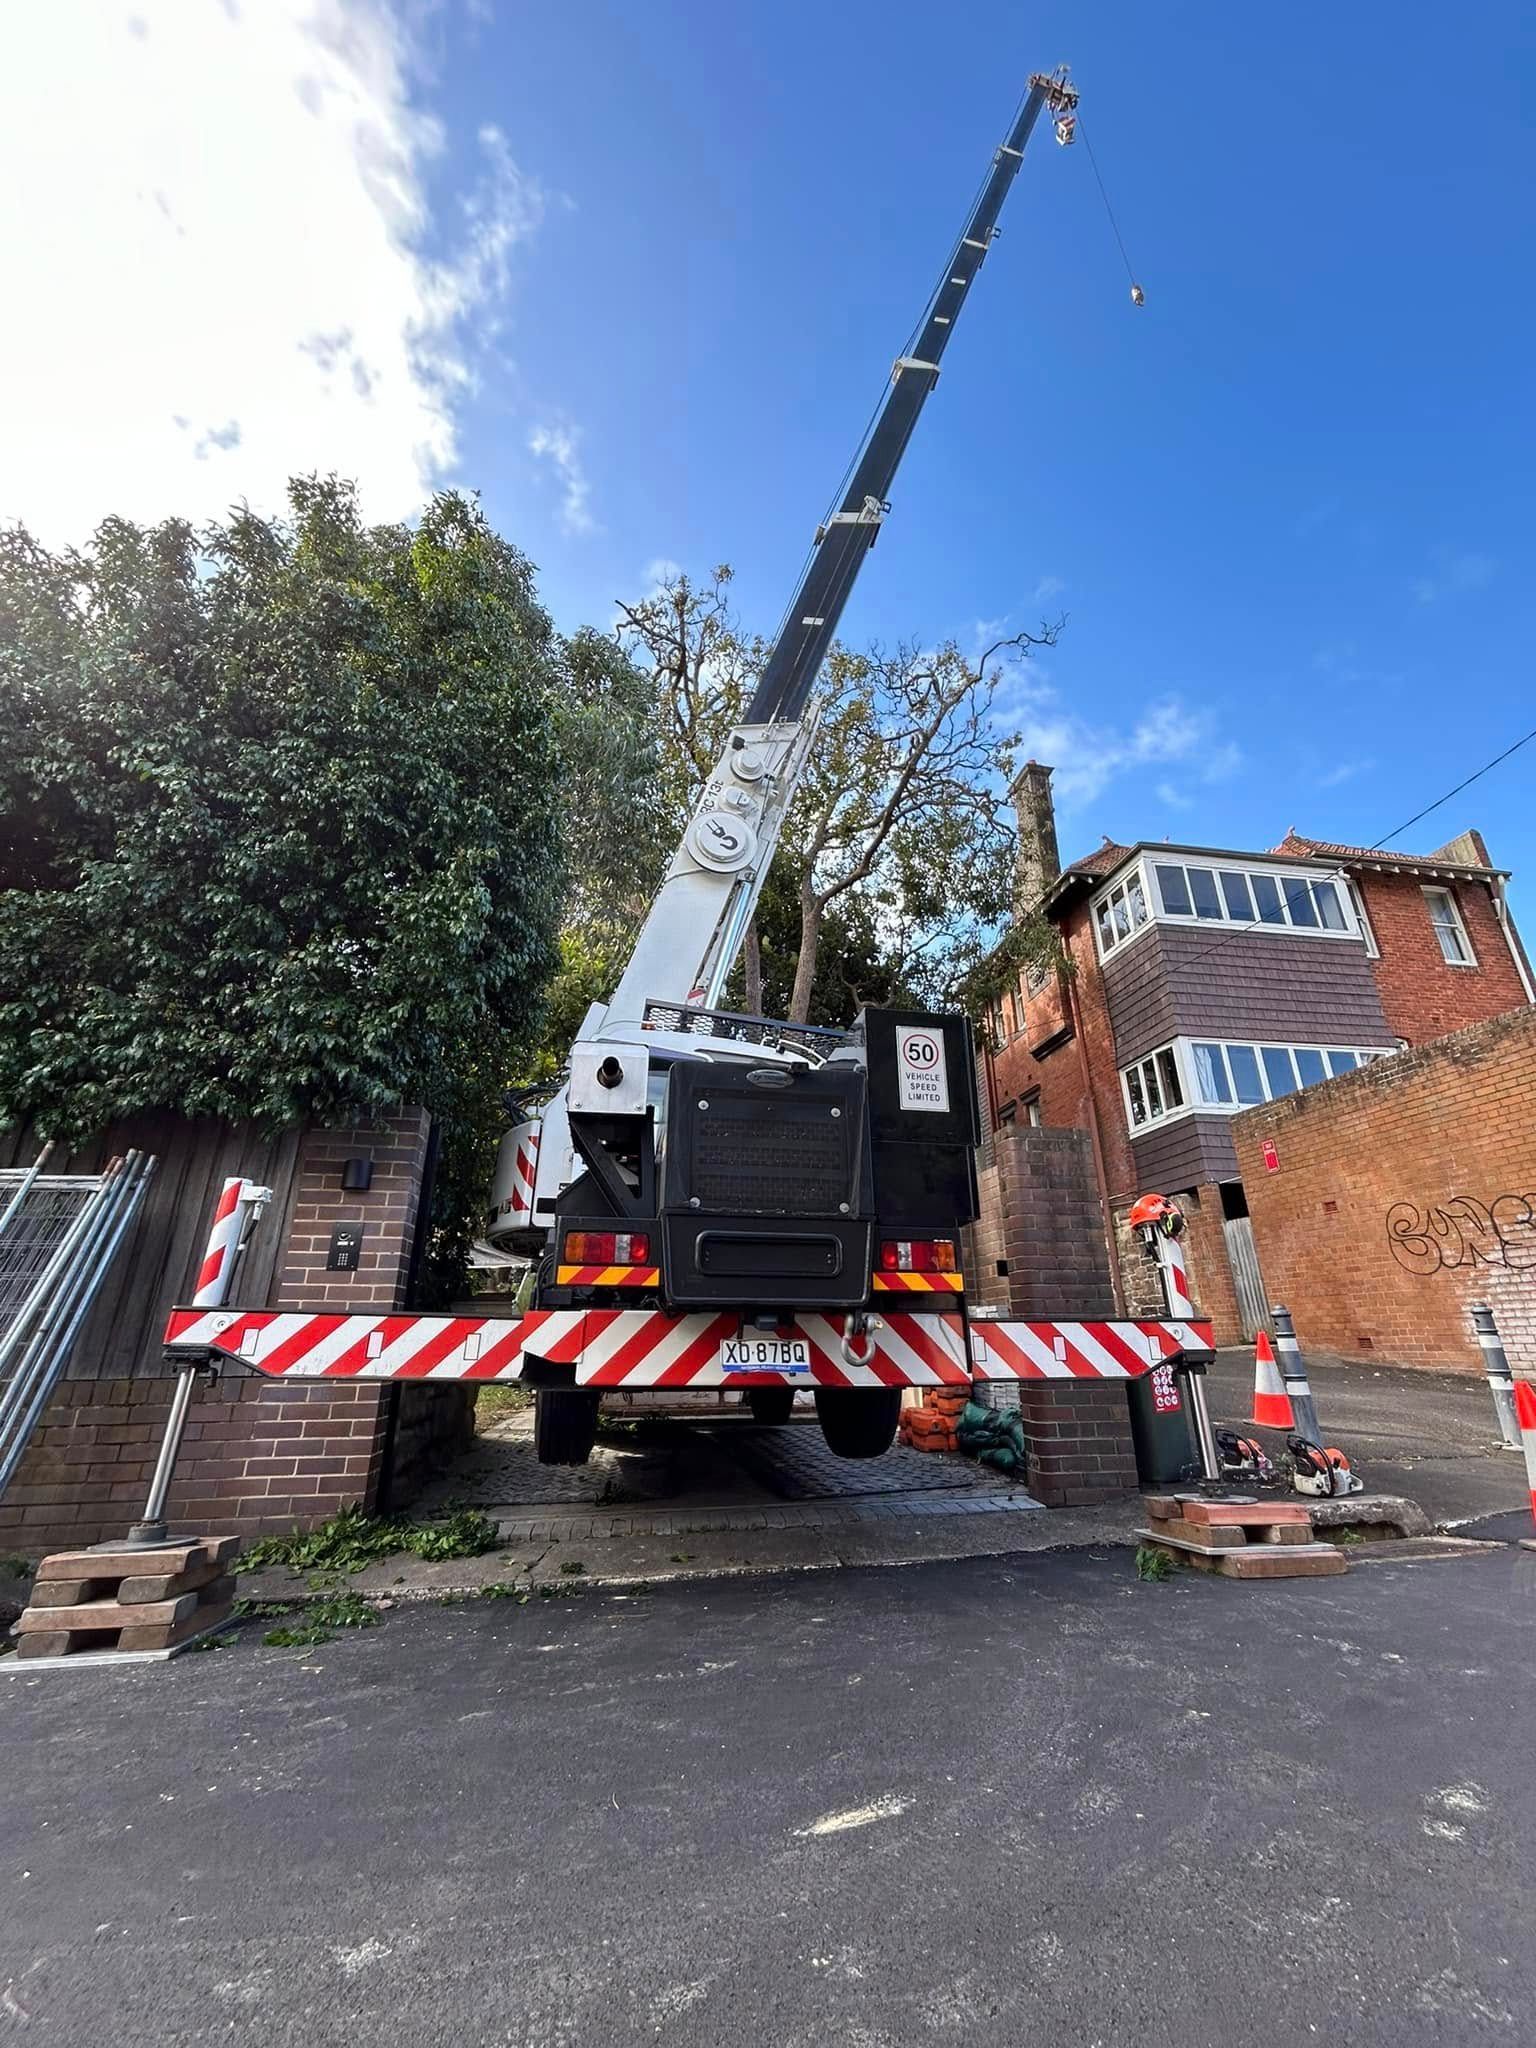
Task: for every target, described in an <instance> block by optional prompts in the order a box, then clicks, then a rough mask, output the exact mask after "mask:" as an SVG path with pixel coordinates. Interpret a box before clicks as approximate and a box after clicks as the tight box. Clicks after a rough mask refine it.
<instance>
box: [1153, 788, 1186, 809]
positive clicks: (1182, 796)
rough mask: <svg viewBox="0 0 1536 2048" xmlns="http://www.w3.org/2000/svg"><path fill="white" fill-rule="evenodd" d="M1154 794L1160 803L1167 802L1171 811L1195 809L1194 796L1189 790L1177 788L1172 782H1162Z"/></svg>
mask: <svg viewBox="0 0 1536 2048" xmlns="http://www.w3.org/2000/svg"><path fill="white" fill-rule="evenodd" d="M1152 794H1153V795H1154V796H1155V797H1156V798H1157V800H1158V802H1159V803H1160V804H1166V805H1167V807H1168V809H1169V810H1170V811H1189V810H1193V809H1194V804H1195V800H1194V798H1193V797H1192V796H1190V795H1189V794H1188V793H1187V791H1185V790H1182V789H1176V788H1175V787H1174V785H1173V784H1172V783H1171V782H1160V783H1159V784H1158V785H1157V787H1156V789H1154V790H1153V792H1152Z"/></svg>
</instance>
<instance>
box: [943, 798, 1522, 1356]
mask: <svg viewBox="0 0 1536 2048" xmlns="http://www.w3.org/2000/svg"><path fill="white" fill-rule="evenodd" d="M1051 772H1052V771H1051V770H1050V769H1049V768H1047V767H1044V766H1043V765H1041V764H1040V763H1038V762H1030V763H1028V764H1027V766H1026V767H1025V768H1024V770H1023V772H1022V773H1021V775H1020V776H1019V778H1018V780H1017V782H1016V783H1015V785H1014V789H1013V792H1012V794H1013V799H1014V803H1015V807H1016V809H1017V812H1018V817H1019V867H1018V876H1017V900H1018V902H1019V904H1020V906H1021V908H1022V909H1024V910H1026V911H1028V910H1031V909H1033V908H1034V907H1038V910H1039V912H1040V913H1041V914H1042V915H1043V916H1044V918H1045V919H1046V920H1048V922H1049V924H1050V925H1051V926H1052V927H1053V928H1054V931H1055V934H1056V937H1057V939H1058V940H1059V943H1060V947H1061V950H1062V953H1063V955H1064V957H1065V959H1066V961H1068V962H1069V963H1070V970H1069V971H1068V970H1052V969H1049V968H1039V967H1037V968H1034V969H1032V970H1027V971H1026V972H1025V973H1024V974H1023V975H1021V976H1020V978H1019V980H1018V982H1017V983H1016V984H1015V985H1014V986H1012V987H1011V988H1009V989H1007V990H1005V991H1004V993H1003V995H1002V997H1001V999H1000V1000H999V1001H998V1002H996V1003H995V1004H994V1005H993V1006H992V1009H991V1012H990V1014H989V1016H988V1017H987V1019H986V1020H985V1021H986V1024H987V1027H988V1028H987V1031H986V1033H985V1036H986V1039H987V1041H988V1047H989V1050H988V1052H987V1054H986V1057H985V1060H984V1067H985V1082H986V1096H987V1100H988V1102H989V1105H990V1111H991V1117H992V1121H993V1124H994V1128H995V1129H996V1130H998V1131H1003V1130H1006V1129H1008V1128H1009V1127H1010V1126H1014V1125H1019V1124H1025V1125H1029V1124H1033V1125H1041V1126H1046V1127H1051V1126H1060V1125H1070V1126H1074V1127H1076V1128H1078V1129H1082V1130H1086V1131H1087V1132H1088V1133H1089V1136H1090V1139H1091V1143H1092V1149H1093V1156H1094V1163H1095V1172H1096V1175H1097V1178H1098V1183H1099V1194H1100V1199H1101V1201H1102V1203H1103V1205H1104V1208H1105V1210H1106V1212H1107V1214H1108V1215H1109V1216H1110V1217H1111V1219H1112V1221H1113V1229H1112V1232H1111V1249H1112V1253H1113V1254H1114V1262H1115V1268H1116V1270H1115V1274H1114V1278H1115V1283H1116V1288H1117V1292H1118V1294H1119V1296H1120V1298H1121V1299H1122V1300H1123V1302H1124V1304H1125V1307H1126V1310H1127V1311H1128V1312H1130V1313H1138V1312H1150V1311H1154V1310H1155V1309H1156V1308H1157V1306H1158V1299H1157V1293H1156V1286H1155V1281H1154V1279H1153V1276H1152V1275H1151V1274H1150V1272H1149V1271H1148V1269H1147V1267H1146V1263H1145V1260H1144V1259H1143V1257H1142V1256H1141V1254H1140V1251H1139V1248H1138V1247H1137V1246H1136V1245H1135V1244H1134V1243H1133V1241H1132V1240H1131V1239H1130V1237H1129V1235H1128V1233H1127V1232H1126V1231H1125V1229H1124V1226H1123V1215H1124V1211H1125V1209H1126V1208H1127V1207H1128V1206H1129V1204H1130V1202H1131V1201H1132V1200H1133V1199H1134V1198H1135V1196H1136V1195H1137V1194H1139V1193H1143V1192H1146V1191H1147V1190H1149V1189H1154V1188H1155V1189H1158V1190H1160V1191H1162V1192H1164V1193H1170V1194H1175V1193H1176V1194H1178V1195H1179V1196H1180V1198H1181V1200H1182V1201H1183V1204H1184V1207H1185V1211H1186V1215H1187V1217H1188V1220H1189V1252H1190V1265H1191V1277H1192V1279H1193V1282H1194V1286H1195V1291H1196V1298H1197V1300H1198V1301H1199V1302H1200V1304H1201V1306H1202V1308H1203V1309H1204V1311H1205V1312H1206V1313H1207V1314H1209V1315H1211V1316H1212V1317H1213V1319H1214V1320H1215V1322H1216V1325H1217V1336H1218V1340H1219V1341H1226V1342H1237V1341H1240V1340H1241V1339H1242V1338H1244V1337H1245V1336H1251V1335H1252V1334H1253V1332H1254V1330H1255V1329H1256V1328H1257V1327H1258V1325H1259V1323H1260V1322H1261V1321H1262V1320H1263V1318H1264V1316H1265V1313H1266V1302H1265V1289H1264V1280H1263V1275H1262V1273H1261V1272H1260V1270H1259V1265H1258V1258H1257V1254H1256V1252H1255V1248H1254V1241H1253V1234H1252V1230H1251V1227H1250V1223H1249V1209H1248V1201H1247V1194H1246V1188H1245V1184H1244V1180H1243V1178H1242V1176H1241V1174H1240V1172H1239V1168H1238V1161H1237V1154H1236V1151H1235V1150H1234V1147H1233V1141H1232V1131H1231V1123H1232V1119H1233V1118H1234V1117H1235V1116H1236V1115H1238V1114H1240V1113H1241V1112H1242V1111H1243V1110H1245V1109H1247V1108H1249V1107H1251V1106H1253V1105H1257V1104H1261V1103H1267V1102H1273V1101H1278V1100H1281V1099H1283V1098H1284V1097H1286V1096H1288V1095H1291V1094H1294V1093H1296V1092H1298V1091H1299V1090H1303V1089H1306V1088H1309V1087H1312V1086H1314V1085H1316V1084H1318V1083H1320V1082H1323V1081H1327V1080H1329V1079H1332V1078H1335V1077H1337V1076H1340V1075H1345V1074H1351V1073H1354V1072H1357V1071H1358V1070H1359V1069H1360V1068H1361V1067H1362V1066H1365V1065H1367V1064H1369V1063H1371V1062H1373V1061H1375V1060H1380V1059H1384V1058H1389V1057H1391V1056H1392V1055H1394V1054H1395V1053H1397V1052H1398V1051H1400V1050H1401V1049H1403V1048H1404V1047H1408V1046H1416V1045H1419V1044H1422V1043H1424V1042H1425V1041H1426V1040H1429V1039H1433V1038H1437V1037H1439V1036H1441V1035H1442V1034H1444V1033H1446V1032H1449V1031H1453V1030H1456V1029H1458V1028H1460V1027H1462V1026H1465V1025H1468V1024H1473V1023H1476V1022H1479V1021H1480V1020H1483V1019H1487V1018H1491V1017H1496V1016H1499V1015H1502V1014H1503V1013H1505V1012H1507V1011H1510V1010H1513V1009H1516V1008H1519V1007H1521V1006H1526V1005H1529V1004H1530V1003H1531V1002H1532V1000H1533V993H1532V980H1531V973H1530V967H1529V963H1528V961H1527V958H1526V956H1525V953H1524V950H1523V947H1522V945H1521V942H1520V938H1519V935H1518V933H1517V932H1516V930H1515V927H1514V924H1513V921H1512V919H1511V917H1510V915H1509V910H1508V905H1507V902H1506V898H1505V885H1506V883H1507V881H1508V875H1507V873H1505V872H1504V871H1502V870H1500V869H1497V868H1495V867H1494V866H1493V865H1492V863H1491V861H1490V860H1489V857H1488V852H1487V848H1486V847H1485V846H1484V844H1483V841H1482V838H1481V836H1480V835H1479V834H1477V833H1475V832H1468V833H1464V834H1463V835H1462V836H1461V837H1460V838H1458V839H1455V840H1452V841H1451V842H1450V843H1449V844H1447V845H1446V846H1443V847H1441V848H1440V849H1439V850H1438V851H1437V852H1435V853H1432V854H1426V855H1412V854H1394V853H1381V852H1377V851H1374V850H1372V849H1368V848H1363V847H1351V846H1344V845H1340V844H1337V843H1335V842H1332V841H1325V840H1313V839H1306V838H1303V837H1301V836H1300V835H1299V834H1298V833H1296V832H1295V831H1292V832H1290V833H1288V834H1287V836H1286V838H1285V839H1284V840H1282V841H1281V843H1280V845H1279V846H1277V847H1273V848H1270V849H1269V850H1267V851H1259V852H1254V851H1240V850H1236V849H1227V848H1212V847H1203V846H1186V845H1179V846H1176V845H1173V844H1171V843H1169V842H1166V841H1155V842H1154V841H1145V840H1143V841H1137V842H1135V843H1134V844H1129V845H1122V844H1118V843H1116V842H1114V841H1111V840H1108V839H1106V840H1105V842H1104V844H1103V845H1102V846H1101V847H1100V848H1098V850H1097V851H1096V852H1094V853H1091V854H1089V855H1087V856H1086V858H1084V859H1082V860H1078V861H1075V862H1073V863H1071V864H1070V865H1068V866H1067V867H1065V868H1063V867H1062V866H1061V864H1060V861H1059V857H1058V853H1057V842H1056V826H1055V816H1054V810H1053V806H1052V800H1051V791H1050V781H1051Z"/></svg>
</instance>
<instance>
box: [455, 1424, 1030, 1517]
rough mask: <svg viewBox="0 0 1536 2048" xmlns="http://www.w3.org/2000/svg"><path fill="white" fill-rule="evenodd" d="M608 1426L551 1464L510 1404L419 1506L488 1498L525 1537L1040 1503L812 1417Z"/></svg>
mask: <svg viewBox="0 0 1536 2048" xmlns="http://www.w3.org/2000/svg"><path fill="white" fill-rule="evenodd" d="M605 1428H607V1441H605V1442H600V1443H599V1444H598V1446H597V1448H596V1450H595V1451H594V1452H593V1454H592V1459H591V1462H590V1463H589V1464H587V1465H585V1466H564V1465H541V1464H539V1462H538V1460H537V1459H536V1458H535V1457H534V1454H533V1418H532V1416H531V1415H530V1414H527V1413H524V1414H518V1415H512V1416H508V1417H507V1418H506V1419H505V1420H504V1421H501V1422H498V1423H495V1424H493V1425H492V1426H491V1428H490V1429H488V1430H487V1431H486V1432H485V1433H484V1434H483V1435H481V1437H480V1438H479V1439H478V1441H477V1443H476V1445H475V1448H474V1449H473V1450H472V1451H471V1452H470V1453H469V1454H468V1455H467V1456H466V1457H465V1458H464V1459H463V1460H462V1461H461V1462H460V1463H459V1464H458V1465H456V1466H454V1467H452V1468H451V1469H450V1470H448V1471H446V1472H444V1473H442V1474H441V1475H440V1477H439V1478H438V1479H436V1480H435V1481H434V1482H433V1484H432V1485H431V1486H430V1487H429V1488H428V1489H427V1491H426V1492H425V1493H424V1494H423V1495H422V1496H421V1498H420V1500H419V1502H418V1503H417V1508H418V1511H419V1512H422V1513H432V1512H434V1511H436V1510H440V1509H443V1508H447V1507H456V1506H461V1505H463V1506H473V1507H478V1508H481V1509H482V1510H484V1511H486V1512H489V1513H492V1514H494V1515H495V1518H496V1521H497V1523H498V1525H499V1526H500V1528H501V1530H502V1533H503V1535H504V1536H506V1537H508V1538H509V1539H510V1540H512V1541H517V1540H518V1539H519V1538H532V1539H537V1538H540V1537H545V1536H548V1537H552V1538H559V1539H565V1538H570V1537H589V1536H595V1535H614V1536H618V1535H635V1536H641V1535H680V1534H684V1533H686V1532H687V1531H689V1530H693V1531H697V1532H704V1531H706V1530H721V1531H727V1530H730V1531H735V1530H747V1529H818V1528H827V1527H839V1526H846V1525H848V1524H849V1523H853V1522H867V1521H871V1520H881V1519H887V1518H889V1517H892V1516H905V1515H937V1514H944V1515H955V1514H983V1513H998V1512H1003V1511H1006V1510H1025V1511H1028V1510H1030V1509H1033V1508H1035V1507H1036V1506H1038V1503H1037V1502H1035V1501H1033V1500H1031V1499H1030V1498H1029V1496H1028V1495H1027V1494H1025V1493H1023V1492H1022V1490H1020V1491H1017V1492H1016V1491H1014V1490H1013V1489H1012V1488H1011V1487H1010V1484H1009V1482H1008V1481H1007V1480H1005V1479H1004V1478H1003V1477H1002V1475H1001V1474H996V1473H993V1472H991V1471H989V1470H988V1469H987V1468H986V1467H984V1466H977V1465H972V1464H970V1463H969V1462H968V1461H967V1460H965V1459H962V1458H959V1457H949V1456H936V1455H933V1454H930V1453H925V1452H919V1451H912V1450H908V1449H906V1448H905V1447H904V1446H902V1445H894V1446H893V1447H892V1448H891V1449H890V1450H889V1451H887V1452H886V1454H885V1455H884V1457H881V1458H856V1459H849V1458H836V1457H834V1456H833V1455H832V1453H831V1452H830V1451H829V1450H828V1449H827V1447H826V1445H825V1443H824V1441H823V1439H822V1435H821V1431H820V1430H819V1429H818V1428H817V1427H816V1425H815V1424H814V1423H813V1422H805V1423H798V1424H791V1425H789V1426H788V1427H786V1428H782V1429H754V1428H752V1427H751V1426H750V1424H746V1423H736V1422H731V1423H724V1424H720V1425H717V1426H709V1425H699V1424H692V1425H690V1424H686V1423H677V1422H668V1421H665V1420H662V1419H660V1418H658V1419H657V1420H655V1421H651V1422H643V1423H641V1424H640V1425H639V1426H638V1427H637V1428H635V1429H634V1430H633V1432H632V1434H628V1435H621V1434H620V1433H619V1432H618V1431H615V1430H613V1429H611V1428H608V1427H607V1425H605Z"/></svg>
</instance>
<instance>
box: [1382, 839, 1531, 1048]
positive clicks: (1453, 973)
mask: <svg viewBox="0 0 1536 2048" xmlns="http://www.w3.org/2000/svg"><path fill="white" fill-rule="evenodd" d="M1356 881H1357V883H1358V886H1359V889H1360V893H1361V895H1362V896H1363V897H1364V899H1365V910H1366V915H1367V917H1368V918H1369V919H1370V921H1371V929H1372V931H1373V932H1374V933H1375V934H1376V943H1377V945H1378V947H1379V948H1380V949H1381V958H1380V959H1379V960H1375V961H1373V962H1372V963H1371V964H1372V967H1373V969H1374V971H1375V975H1376V987H1377V989H1378V991H1379V993H1380V996H1381V1007H1382V1009H1383V1010H1384V1011H1385V1013H1386V1018H1387V1026H1388V1029H1389V1030H1391V1031H1392V1032H1393V1033H1394V1034H1395V1035H1396V1036H1397V1037H1399V1038H1406V1039H1407V1040H1408V1042H1409V1044H1410V1045H1422V1044H1423V1043H1424V1042H1425V1040H1426V1039H1430V1038H1439V1037H1441V1036H1443V1035H1444V1033H1446V1032H1448V1031H1459V1030H1460V1029H1461V1027H1462V1026H1463V1025H1465V1024H1477V1023H1480V1022H1481V1021H1482V1020H1483V1018H1485V1017H1498V1016H1502V1015H1503V1014H1504V1012H1505V1011H1507V1010H1513V1009H1515V1008H1517V1007H1518V1006H1520V1005H1522V1004H1523V1003H1524V1002H1525V990H1524V989H1523V988H1522V986H1521V984H1520V976H1519V974H1518V972H1517V971H1516V968H1515V963H1514V960H1513V959H1512V958H1511V955H1510V950H1509V943H1508V941H1507V940H1506V938H1505V936H1504V932H1503V929H1502V927H1501V926H1500V924H1499V922H1498V917H1497V914H1496V913H1495V910H1494V906H1493V897H1492V895H1491V893H1490V892H1489V890H1488V889H1487V888H1485V887H1484V885H1483V884H1482V883H1481V882H1446V883H1444V884H1441V885H1437V886H1443V887H1445V888H1447V889H1449V890H1450V891H1451V893H1452V895H1453V896H1454V897H1455V898H1456V904H1457V907H1458V909H1459V910H1460V912H1461V921H1462V923H1463V924H1464V925H1465V926H1466V928H1467V936H1468V938H1469V939H1470V940H1471V941H1472V951H1473V953H1474V954H1475V955H1476V957H1477V965H1476V966H1475V967H1452V966H1451V965H1450V963H1449V962H1448V961H1447V960H1446V958H1445V956H1444V955H1443V954H1442V953H1441V951H1440V941H1439V940H1438V939H1437V938H1436V936H1435V931H1434V927H1433V925H1432V924H1431V923H1430V920H1429V905H1428V904H1427V903H1426V902H1425V900H1424V890H1423V886H1422V884H1421V883H1420V881H1419V880H1418V879H1417V878H1415V877H1414V876H1412V875H1396V874H1386V873H1381V874H1361V875H1357V876H1356Z"/></svg>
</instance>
